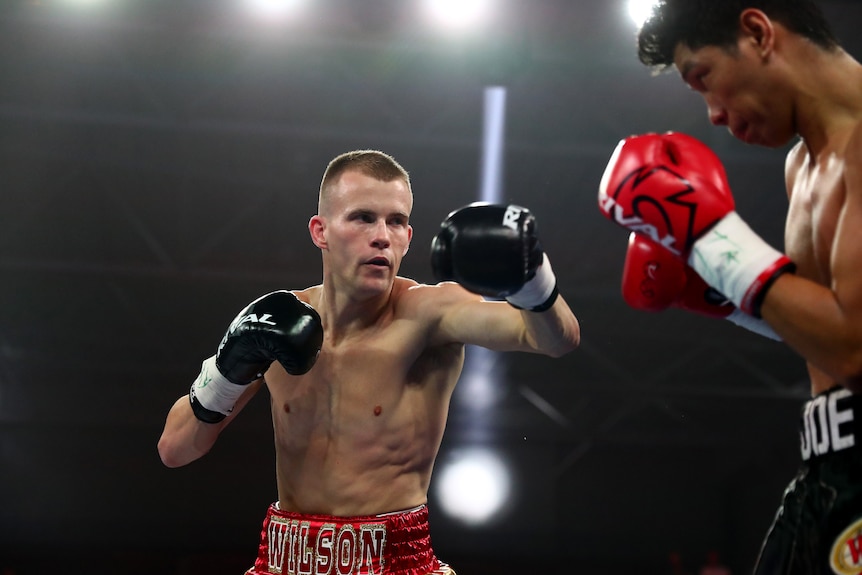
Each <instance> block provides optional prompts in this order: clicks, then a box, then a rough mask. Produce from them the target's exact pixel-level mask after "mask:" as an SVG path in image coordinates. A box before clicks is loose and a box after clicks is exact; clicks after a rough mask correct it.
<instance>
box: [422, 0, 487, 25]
mask: <svg viewBox="0 0 862 575" xmlns="http://www.w3.org/2000/svg"><path fill="white" fill-rule="evenodd" d="M425 6H426V9H427V10H428V12H429V14H430V15H431V17H432V18H433V19H434V20H435V21H437V22H438V23H439V24H442V25H444V26H447V27H449V28H459V29H463V28H469V27H471V26H474V25H476V24H477V23H478V22H480V21H481V20H482V19H483V18H484V17H485V15H486V14H487V13H488V10H489V8H490V0H425Z"/></svg>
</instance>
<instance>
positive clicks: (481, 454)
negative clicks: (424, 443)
mask: <svg viewBox="0 0 862 575" xmlns="http://www.w3.org/2000/svg"><path fill="white" fill-rule="evenodd" d="M439 473H440V475H439V477H438V478H437V481H436V486H437V493H438V496H439V498H440V506H441V508H442V509H443V511H444V512H445V513H446V514H448V515H449V516H451V517H454V518H456V519H459V520H461V521H463V522H464V523H467V524H470V525H478V524H481V523H485V522H486V521H488V520H490V519H492V518H493V517H494V515H496V514H497V513H498V512H499V511H500V510H501V509H502V508H503V506H504V505H505V503H506V500H507V498H508V496H509V488H510V483H511V481H510V476H509V470H508V469H507V468H506V466H505V465H504V464H503V462H502V461H501V460H500V458H499V457H497V455H495V454H494V453H492V452H490V451H488V450H486V449H480V448H476V447H474V448H469V449H464V450H463V451H460V452H456V453H453V455H452V458H451V460H447V461H445V462H444V463H443V466H442V469H441V470H440V472H439Z"/></svg>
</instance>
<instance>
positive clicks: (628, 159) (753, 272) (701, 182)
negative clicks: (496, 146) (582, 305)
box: [599, 133, 793, 316]
mask: <svg viewBox="0 0 862 575" xmlns="http://www.w3.org/2000/svg"><path fill="white" fill-rule="evenodd" d="M734 207H735V206H734V201H733V197H732V196H731V194H730V186H729V185H728V183H727V178H726V175H725V172H724V167H723V166H722V165H721V162H720V160H719V159H718V157H717V156H716V155H715V154H714V153H713V152H712V150H710V149H709V148H708V147H707V146H705V145H704V144H702V143H701V142H699V141H698V140H696V139H694V138H692V137H691V136H687V135H685V134H679V133H667V134H646V135H643V136H632V137H630V138H626V139H624V140H622V141H621V142H620V143H619V144H618V145H617V148H616V150H614V153H613V156H612V157H611V160H610V162H609V163H608V166H607V168H606V169H605V172H604V174H603V176H602V181H601V185H600V186H599V208H600V209H601V211H602V213H604V214H605V215H606V216H607V217H608V218H610V219H611V220H613V221H615V222H616V223H618V224H620V225H621V226H623V227H626V228H628V229H630V230H632V231H635V232H638V233H640V234H643V235H645V236H647V237H649V238H650V239H652V240H653V241H655V242H656V243H658V244H659V245H661V246H663V247H664V248H666V249H667V250H668V251H669V252H671V253H673V254H675V255H677V256H678V257H680V259H681V260H682V261H683V262H686V263H688V264H689V265H690V266H691V267H692V268H693V269H694V270H695V271H696V272H697V273H698V275H700V276H701V277H702V278H703V279H704V280H705V281H706V283H707V284H709V285H710V286H711V287H712V288H714V289H715V290H717V291H718V292H719V293H723V294H726V295H727V297H728V298H729V299H730V300H731V301H732V302H733V303H734V305H736V307H738V308H739V309H741V310H743V311H745V312H746V313H749V314H752V315H755V316H757V315H759V309H760V304H761V303H762V301H763V298H764V296H765V295H766V291H767V290H768V289H769V286H770V285H772V281H773V280H774V279H775V278H776V277H778V276H779V275H780V274H782V273H784V272H786V271H791V270H792V269H793V263H792V262H791V261H790V259H789V258H788V257H787V256H785V255H784V254H782V253H780V252H778V251H777V250H775V249H774V248H772V247H771V246H769V245H768V244H767V243H766V242H764V241H763V240H762V239H761V238H760V237H759V236H758V235H757V234H755V233H754V232H753V231H752V230H751V228H749V227H748V225H747V224H746V223H745V222H744V221H743V220H742V218H740V217H739V215H738V214H737V213H736V212H735V211H734Z"/></svg>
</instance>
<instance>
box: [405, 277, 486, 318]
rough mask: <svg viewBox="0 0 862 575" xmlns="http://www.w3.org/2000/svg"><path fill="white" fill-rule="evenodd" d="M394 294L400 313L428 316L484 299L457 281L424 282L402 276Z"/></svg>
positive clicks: (437, 314)
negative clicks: (461, 304)
mask: <svg viewBox="0 0 862 575" xmlns="http://www.w3.org/2000/svg"><path fill="white" fill-rule="evenodd" d="M393 294H394V295H395V302H396V309H398V310H399V312H400V313H406V314H419V315H426V316H439V315H442V314H443V313H444V312H445V311H446V310H447V309H449V308H450V307H451V306H452V305H456V304H458V303H463V302H468V301H479V300H481V299H482V297H481V296H479V295H476V294H473V293H470V292H469V291H467V290H465V289H464V288H463V287H461V286H460V285H459V284H457V283H455V282H441V283H438V284H423V283H418V282H416V281H413V280H410V279H407V278H400V277H399V278H398V279H397V280H396V282H395V288H394V291H393Z"/></svg>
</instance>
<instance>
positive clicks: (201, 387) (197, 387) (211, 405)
mask: <svg viewBox="0 0 862 575" xmlns="http://www.w3.org/2000/svg"><path fill="white" fill-rule="evenodd" d="M246 389H248V386H247V385H237V384H236V383H233V382H231V381H230V380H228V379H227V378H226V377H225V376H223V375H222V374H221V372H219V370H218V367H216V361H215V356H212V357H210V358H207V359H205V360H204V361H203V363H202V364H201V372H200V374H199V375H198V377H197V379H195V381H194V383H192V388H191V390H189V395H190V396H191V398H192V400H195V399H196V400H197V401H198V403H200V404H201V405H202V406H203V407H205V408H206V409H208V410H210V411H215V412H218V413H221V414H223V415H229V414H230V412H231V411H232V410H233V407H234V405H236V400H237V399H239V396H240V395H242V392H243V391H245V390H246Z"/></svg>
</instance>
